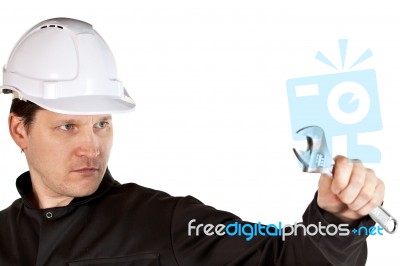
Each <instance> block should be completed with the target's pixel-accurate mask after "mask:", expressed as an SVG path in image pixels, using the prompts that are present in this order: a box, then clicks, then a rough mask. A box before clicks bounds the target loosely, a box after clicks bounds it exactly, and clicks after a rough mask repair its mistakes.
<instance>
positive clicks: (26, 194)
mask: <svg viewBox="0 0 400 266" xmlns="http://www.w3.org/2000/svg"><path fill="white" fill-rule="evenodd" d="M115 185H119V183H118V181H116V180H114V178H113V177H112V176H111V173H110V171H109V170H108V168H107V170H106V172H105V173H104V176H103V179H102V181H101V183H100V185H99V187H98V188H97V190H96V192H94V193H93V194H92V195H89V196H86V197H78V198H74V199H73V200H72V201H71V202H70V203H69V205H68V206H78V205H82V204H85V203H87V202H89V201H92V200H94V199H96V198H99V197H101V196H103V195H104V194H106V193H107V191H108V190H109V189H110V188H111V187H113V186H115ZM16 186H17V190H18V192H19V194H20V195H21V198H22V201H23V203H24V204H25V205H26V206H27V207H29V208H32V209H34V208H35V207H34V205H33V203H32V200H31V197H30V196H31V195H32V182H31V175H30V173H29V171H27V172H25V173H23V174H22V175H20V176H19V177H18V178H17V181H16Z"/></svg>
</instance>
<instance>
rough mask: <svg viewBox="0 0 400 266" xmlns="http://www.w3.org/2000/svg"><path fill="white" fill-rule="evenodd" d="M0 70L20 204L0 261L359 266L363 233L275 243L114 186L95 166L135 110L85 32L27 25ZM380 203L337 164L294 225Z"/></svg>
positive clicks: (371, 179)
mask: <svg viewBox="0 0 400 266" xmlns="http://www.w3.org/2000/svg"><path fill="white" fill-rule="evenodd" d="M3 72H4V73H3V74H4V75H3V80H4V84H3V86H2V92H3V93H12V94H13V101H12V105H11V109H10V115H9V121H8V122H9V131H10V134H11V136H12V138H13V140H14V141H15V143H16V144H17V145H18V147H19V148H20V149H21V150H22V151H23V153H24V154H25V156H26V159H27V162H28V166H29V172H26V173H23V174H22V175H21V176H20V177H18V179H17V189H18V191H19V193H20V194H21V199H18V200H16V201H15V202H14V203H13V204H12V205H11V206H10V207H9V208H7V209H5V210H3V211H1V212H0V235H1V238H0V265H190V266H192V265H307V266H308V265H364V264H365V261H366V258H367V247H366V240H365V237H363V236H356V235H353V234H351V235H346V236H342V235H340V234H329V235H328V234H325V235H324V234H317V235H315V236H310V235H308V234H303V233H299V234H298V235H292V236H286V238H285V239H283V238H282V237H281V236H280V234H282V233H283V231H279V229H278V228H268V229H266V227H265V226H264V227H262V225H254V224H253V225H251V226H253V227H254V226H259V227H261V228H263V229H262V230H258V229H257V233H255V234H252V237H251V240H250V239H246V238H245V237H243V236H238V235H236V236H233V235H231V234H230V233H232V231H229V230H227V228H232V227H231V226H232V225H234V226H236V228H238V227H239V225H240V226H243V228H245V227H246V228H249V227H248V226H249V225H250V224H249V223H245V222H243V221H242V220H240V218H238V217H237V216H235V215H233V214H231V213H228V212H224V211H219V210H216V209H214V208H212V207H209V206H206V205H204V204H202V203H201V202H200V201H198V200H197V199H195V198H193V197H191V196H187V197H171V196H170V195H168V194H166V193H164V192H161V191H156V190H152V189H149V188H144V187H141V186H139V185H136V184H124V185H121V184H119V183H118V182H117V181H116V180H114V179H113V177H112V176H111V173H110V172H109V170H108V168H107V164H108V159H109V154H110V150H111V146H112V138H113V127H112V116H111V114H114V113H119V112H125V111H129V110H132V109H133V108H134V107H135V104H134V102H133V100H132V99H131V97H130V96H129V94H128V93H127V92H126V90H125V89H124V88H123V87H122V85H121V83H120V82H119V81H118V80H117V79H116V71H115V63H114V59H113V56H112V54H111V51H110V50H109V48H108V47H107V45H106V43H105V42H104V40H103V39H102V38H101V37H100V36H99V35H98V34H97V32H96V31H94V30H93V28H92V27H91V25H89V24H87V23H85V22H82V21H78V20H73V19H67V18H57V19H50V20H46V21H43V22H41V23H39V24H38V25H35V26H34V27H33V28H32V29H30V30H29V31H28V32H27V33H26V34H25V35H24V36H23V37H22V38H21V39H20V41H19V42H18V43H17V45H16V46H15V48H14V50H13V52H12V53H11V56H10V58H9V60H8V63H7V64H6V66H5V68H4V71H3ZM383 195H384V185H383V182H382V181H381V180H379V179H378V178H377V177H376V176H375V174H374V172H373V171H372V170H370V169H366V168H365V167H364V166H363V165H362V163H361V162H358V161H349V160H348V159H347V158H344V157H337V158H336V164H335V169H334V178H333V179H330V178H328V177H327V176H324V175H323V176H321V178H320V182H319V188H318V193H317V194H316V196H315V198H314V200H313V201H312V202H311V204H310V205H309V207H308V208H307V210H306V212H305V213H304V216H303V222H304V226H308V225H312V224H314V225H318V224H319V225H320V226H323V227H325V228H326V227H327V226H329V225H330V224H335V225H339V224H341V223H347V224H351V226H355V227H358V226H367V227H368V226H372V225H373V224H374V222H373V221H372V220H371V219H370V218H369V217H368V216H366V215H367V214H368V213H369V212H370V211H371V210H372V209H374V208H375V207H376V206H378V205H379V204H380V203H381V202H382V201H383ZM199 224H201V225H202V226H203V228H202V226H200V225H199ZM253 227H252V228H253ZM224 228H225V229H226V230H225V231H224V230H223V229H224ZM349 228H350V227H349ZM229 232H230V233H229ZM242 232H243V233H244V234H247V233H248V231H242ZM266 232H268V234H266ZM253 233H254V232H253ZM232 234H233V233H232Z"/></svg>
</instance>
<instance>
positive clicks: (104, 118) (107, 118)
mask: <svg viewBox="0 0 400 266" xmlns="http://www.w3.org/2000/svg"><path fill="white" fill-rule="evenodd" d="M110 120H112V116H111V115H106V116H102V117H100V118H98V119H94V120H93V121H96V122H98V121H107V122H108V121H110ZM80 123H81V122H80V120H77V119H73V118H71V119H68V118H66V119H62V118H61V119H57V120H54V121H52V124H63V125H66V124H73V125H75V124H76V125H78V124H80Z"/></svg>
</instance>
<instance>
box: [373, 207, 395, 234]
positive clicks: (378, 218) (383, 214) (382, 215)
mask: <svg viewBox="0 0 400 266" xmlns="http://www.w3.org/2000/svg"><path fill="white" fill-rule="evenodd" d="M369 216H370V217H371V218H372V219H373V220H374V221H375V222H377V223H378V224H379V225H380V226H382V228H383V229H385V231H386V232H388V233H389V234H393V233H394V232H396V229H397V220H396V219H395V218H394V217H393V216H392V215H390V213H388V212H387V211H386V210H385V209H384V208H383V207H382V206H378V207H376V208H375V209H373V210H372V211H371V212H370V213H369Z"/></svg>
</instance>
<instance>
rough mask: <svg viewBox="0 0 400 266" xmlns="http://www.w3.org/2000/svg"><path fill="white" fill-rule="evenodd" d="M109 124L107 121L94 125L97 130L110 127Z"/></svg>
mask: <svg viewBox="0 0 400 266" xmlns="http://www.w3.org/2000/svg"><path fill="white" fill-rule="evenodd" d="M108 124H109V123H108V122H106V121H100V122H97V123H96V124H94V127H95V128H105V127H107V126H108Z"/></svg>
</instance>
